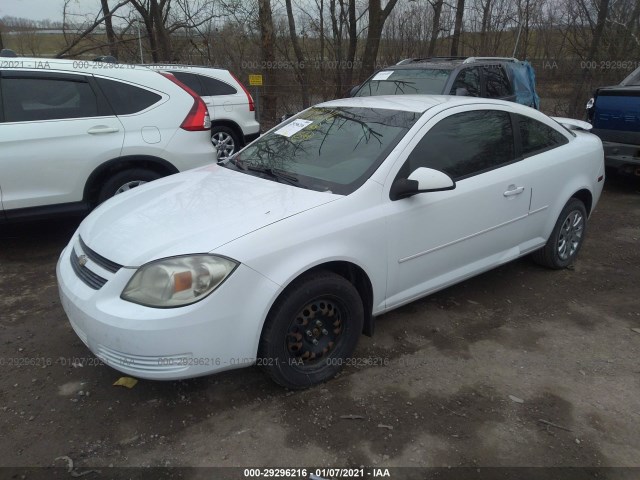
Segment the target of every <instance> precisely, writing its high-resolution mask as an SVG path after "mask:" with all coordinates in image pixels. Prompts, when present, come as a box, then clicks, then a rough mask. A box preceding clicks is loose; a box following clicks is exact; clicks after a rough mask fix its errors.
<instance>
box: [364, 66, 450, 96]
mask: <svg viewBox="0 0 640 480" xmlns="http://www.w3.org/2000/svg"><path fill="white" fill-rule="evenodd" d="M450 74H451V70H441V69H426V68H425V69H416V70H414V69H407V70H382V71H381V72H378V73H376V74H375V75H374V76H373V77H371V78H370V79H369V80H368V81H366V82H365V83H364V84H363V85H362V88H360V90H358V93H356V94H355V96H356V97H371V96H374V95H406V94H412V93H417V94H433V95H441V94H442V93H443V92H444V86H445V84H446V83H447V79H448V78H449V75H450Z"/></svg>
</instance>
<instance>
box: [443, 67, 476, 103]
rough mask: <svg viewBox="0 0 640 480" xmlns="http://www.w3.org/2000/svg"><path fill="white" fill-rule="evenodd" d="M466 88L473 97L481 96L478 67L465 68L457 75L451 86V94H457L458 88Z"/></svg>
mask: <svg viewBox="0 0 640 480" xmlns="http://www.w3.org/2000/svg"><path fill="white" fill-rule="evenodd" d="M458 88H466V89H467V92H469V95H471V96H472V97H479V96H480V70H478V69H477V68H465V69H464V70H462V71H461V72H460V73H459V74H458V76H457V77H456V81H455V82H453V87H451V92H450V94H451V95H455V94H456V89H458Z"/></svg>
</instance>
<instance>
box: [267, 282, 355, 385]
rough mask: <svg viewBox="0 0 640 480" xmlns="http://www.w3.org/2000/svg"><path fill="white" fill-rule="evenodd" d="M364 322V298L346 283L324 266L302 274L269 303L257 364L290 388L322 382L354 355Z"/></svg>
mask: <svg viewBox="0 0 640 480" xmlns="http://www.w3.org/2000/svg"><path fill="white" fill-rule="evenodd" d="M312 322H313V323H312ZM316 322H317V323H316ZM363 322H364V309H363V306H362V299H361V298H360V295H359V294H358V291H357V290H356V288H355V287H354V286H353V285H352V284H351V283H350V282H348V281H347V280H346V279H344V278H343V277H341V276H339V275H336V274H334V273H331V272H327V271H320V272H315V273H311V274H308V275H305V276H303V277H301V278H300V279H299V280H296V281H295V282H294V283H293V284H292V285H291V286H290V287H289V288H288V289H287V290H286V291H285V292H284V293H283V294H282V295H281V297H280V298H279V299H278V300H277V301H276V303H275V304H274V306H273V307H272V308H271V311H270V312H269V315H268V317H267V321H266V322H265V326H264V328H263V330H262V336H261V338H260V345H259V347H258V365H259V366H261V367H262V369H263V370H265V371H266V373H267V374H268V375H269V376H270V377H271V378H272V379H273V380H274V381H275V382H276V383H278V384H279V385H282V386H283V387H286V388H289V389H292V390H299V389H303V388H307V387H311V386H313V385H316V384H318V383H322V382H325V381H327V380H329V379H331V378H333V377H335V376H336V374H337V373H338V372H339V371H340V370H341V369H342V367H343V366H344V365H345V364H346V363H347V359H348V358H349V357H350V356H351V355H352V354H353V351H354V350H355V348H356V344H357V343H358V338H359V337H360V334H361V332H362V326H363ZM328 326H331V327H333V329H331V328H327V327H328ZM314 341H315V342H317V343H315V344H314ZM314 357H315V358H314Z"/></svg>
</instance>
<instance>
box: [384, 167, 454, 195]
mask: <svg viewBox="0 0 640 480" xmlns="http://www.w3.org/2000/svg"><path fill="white" fill-rule="evenodd" d="M454 188H456V183H455V182H454V181H453V180H452V179H451V177H450V176H449V175H447V174H446V173H443V172H441V171H439V170H434V169H433V168H426V167H420V168H417V169H415V170H414V171H413V172H412V173H411V175H409V178H396V180H395V181H394V182H393V185H391V191H390V192H389V196H390V198H391V200H400V199H401V198H407V197H412V196H413V195H416V194H418V193H426V192H442V191H445V190H453V189H454Z"/></svg>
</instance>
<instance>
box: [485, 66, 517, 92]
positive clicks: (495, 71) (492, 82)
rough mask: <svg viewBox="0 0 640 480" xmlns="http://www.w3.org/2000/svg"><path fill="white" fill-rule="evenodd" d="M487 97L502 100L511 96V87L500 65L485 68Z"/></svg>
mask: <svg viewBox="0 0 640 480" xmlns="http://www.w3.org/2000/svg"><path fill="white" fill-rule="evenodd" d="M484 77H485V82H486V88H487V97H489V98H502V97H508V96H509V95H511V86H510V85H509V79H508V78H507V74H506V73H505V71H504V69H503V68H502V67H501V66H499V65H490V66H488V67H485V68H484Z"/></svg>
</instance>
